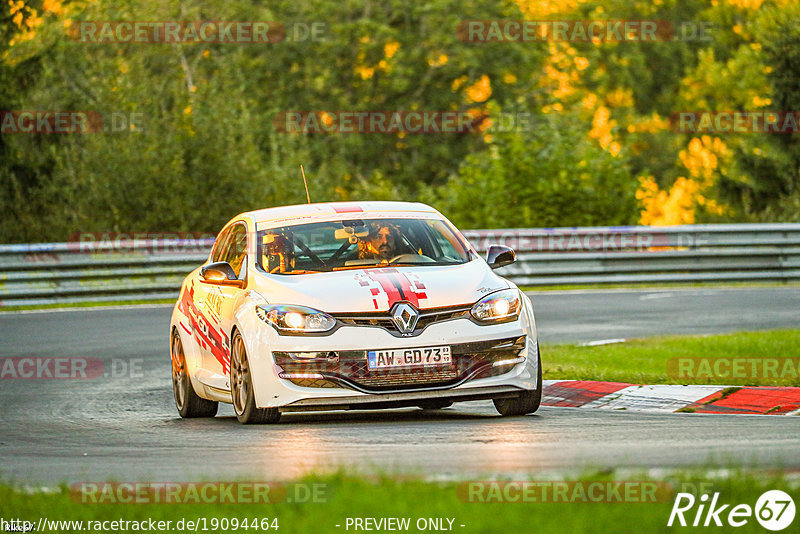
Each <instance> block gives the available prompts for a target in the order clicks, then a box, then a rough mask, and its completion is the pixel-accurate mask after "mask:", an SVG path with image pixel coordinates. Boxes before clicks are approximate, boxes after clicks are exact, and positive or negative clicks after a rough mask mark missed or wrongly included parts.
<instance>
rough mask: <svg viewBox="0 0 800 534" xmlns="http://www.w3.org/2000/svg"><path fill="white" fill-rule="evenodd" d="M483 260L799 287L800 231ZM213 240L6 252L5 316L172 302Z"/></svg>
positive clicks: (538, 232)
mask: <svg viewBox="0 0 800 534" xmlns="http://www.w3.org/2000/svg"><path fill="white" fill-rule="evenodd" d="M464 236H465V237H466V238H467V239H469V240H470V242H471V243H472V244H473V245H475V247H476V248H477V249H478V250H480V251H481V252H483V251H485V250H486V248H487V247H488V245H490V244H495V243H496V244H504V245H507V246H510V247H512V248H514V249H515V250H516V251H517V254H518V255H517V258H518V261H517V263H515V264H513V265H510V266H508V267H504V268H503V269H501V270H500V271H499V272H500V273H501V274H503V275H504V276H507V277H509V278H511V279H512V280H514V281H515V282H516V283H517V284H520V285H526V286H548V285H564V284H569V285H572V284H576V285H580V284H606V283H640V282H641V283H664V282H747V281H780V282H788V281H795V280H800V224H724V225H687V226H671V227H648V226H627V227H595V228H587V227H583V228H545V229H500V230H470V231H465V232H464ZM212 244H213V239H195V240H192V239H161V240H125V241H114V240H106V241H97V242H88V243H87V242H83V243H40V244H23V245H0V308H2V307H8V306H20V305H35V306H38V305H46V304H57V303H65V304H66V303H79V302H102V301H139V300H141V301H152V300H162V299H172V298H176V297H177V294H178V289H179V288H180V283H181V281H182V280H183V278H184V277H185V276H186V274H187V273H188V272H190V271H191V270H192V269H194V268H195V267H197V266H198V265H200V264H201V263H203V262H204V261H205V260H206V258H207V257H208V253H209V251H210V249H211V245H212Z"/></svg>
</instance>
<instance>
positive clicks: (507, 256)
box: [486, 245, 517, 269]
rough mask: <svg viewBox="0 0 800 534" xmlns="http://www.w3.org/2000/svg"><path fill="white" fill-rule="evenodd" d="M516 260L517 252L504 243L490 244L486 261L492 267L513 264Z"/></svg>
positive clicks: (496, 267)
mask: <svg viewBox="0 0 800 534" xmlns="http://www.w3.org/2000/svg"><path fill="white" fill-rule="evenodd" d="M515 261H517V253H516V252H514V251H513V250H512V249H510V248H508V247H504V246H503V245H490V246H489V250H487V251H486V263H488V264H489V267H491V268H492V269H498V268H500V267H505V266H506V265H511V264H512V263H514V262H515Z"/></svg>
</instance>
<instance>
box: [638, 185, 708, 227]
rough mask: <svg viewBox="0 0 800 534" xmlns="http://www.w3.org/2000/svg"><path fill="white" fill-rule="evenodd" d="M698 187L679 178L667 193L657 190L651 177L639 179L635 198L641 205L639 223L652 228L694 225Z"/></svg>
mask: <svg viewBox="0 0 800 534" xmlns="http://www.w3.org/2000/svg"><path fill="white" fill-rule="evenodd" d="M699 189H700V186H699V184H698V183H697V182H695V181H694V180H692V179H688V178H685V177H683V176H681V177H680V178H678V179H677V180H675V183H674V184H673V185H672V187H671V188H670V190H669V191H663V190H661V189H659V187H658V184H656V182H655V179H654V178H653V177H652V176H641V177H639V189H638V190H637V191H636V198H637V199H638V200H639V201H640V202H641V203H642V208H643V209H642V212H641V218H640V222H641V224H645V225H652V226H672V225H676V224H694V221H695V213H694V212H695V202H696V195H697V192H698V191H699Z"/></svg>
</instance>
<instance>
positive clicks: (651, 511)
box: [0, 472, 800, 533]
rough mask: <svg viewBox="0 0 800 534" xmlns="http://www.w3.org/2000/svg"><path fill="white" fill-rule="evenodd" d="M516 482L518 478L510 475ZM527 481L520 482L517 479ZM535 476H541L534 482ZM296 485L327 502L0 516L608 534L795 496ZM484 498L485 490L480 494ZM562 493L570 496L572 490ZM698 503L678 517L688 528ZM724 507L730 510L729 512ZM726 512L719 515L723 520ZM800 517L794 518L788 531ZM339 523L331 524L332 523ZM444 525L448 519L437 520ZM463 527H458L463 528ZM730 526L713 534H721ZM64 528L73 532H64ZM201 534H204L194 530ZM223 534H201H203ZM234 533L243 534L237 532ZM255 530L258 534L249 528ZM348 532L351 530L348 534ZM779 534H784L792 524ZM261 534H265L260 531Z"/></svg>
mask: <svg viewBox="0 0 800 534" xmlns="http://www.w3.org/2000/svg"><path fill="white" fill-rule="evenodd" d="M518 480H519V479H518ZM522 480H525V478H522ZM539 480H548V479H542V478H541V477H539ZM577 480H579V481H581V482H583V483H585V484H583V486H582V487H584V488H586V487H587V486H588V483H590V482H593V481H600V482H603V481H614V480H624V481H647V480H650V481H653V480H654V479H652V478H649V477H646V476H625V477H623V478H619V477H615V476H614V474H613V473H606V474H602V473H600V474H595V475H589V476H584V477H579V478H578V479H577ZM301 482H304V483H306V484H312V483H316V484H323V485H324V487H325V490H326V495H327V498H326V499H325V502H316V503H303V504H297V503H291V504H289V503H286V502H283V503H276V504H255V505H253V504H224V505H222V504H203V505H197V504H177V505H176V504H92V503H90V504H83V503H81V502H80V499H73V498H71V497H70V496H69V494H68V492H67V488H61V490H60V491H59V492H58V493H53V494H46V493H42V492H26V491H21V490H18V489H13V488H10V487H8V486H0V516H2V517H3V518H4V519H9V518H20V519H24V520H27V521H32V522H33V523H35V524H36V523H38V521H39V518H40V517H46V518H47V519H48V520H72V521H80V520H83V521H88V520H92V521H104V520H119V519H122V520H127V521H131V520H136V521H140V520H144V519H149V518H152V519H154V520H156V521H159V520H163V521H166V520H171V521H173V522H175V521H177V520H179V519H181V518H184V519H188V520H197V519H199V518H206V521H207V525H209V527H210V521H211V519H212V518H217V519H219V518H228V519H232V518H237V519H238V520H240V521H241V520H242V519H244V518H247V519H248V520H253V519H256V518H258V519H261V518H277V519H278V525H279V530H278V532H279V533H289V532H291V533H294V532H298V533H317V532H321V533H325V532H339V533H342V532H348V530H346V529H345V525H346V518H348V517H351V518H353V517H372V518H381V517H408V518H410V519H411V522H412V528H410V529H409V531H410V532H417V529H416V528H415V527H414V526H413V525H414V523H415V522H416V520H417V519H418V518H451V519H454V521H453V530H454V531H455V532H463V533H496V532H510V533H517V532H520V533H522V532H537V533H550V532H553V533H563V532H581V533H594V532H597V533H608V532H648V533H649V532H666V531H670V529H667V528H666V524H667V520H668V519H669V516H670V512H671V510H672V506H673V502H674V498H675V495H676V493H677V492H679V491H683V492H689V493H693V494H695V495H696V496H698V497H699V496H700V495H702V494H704V493H705V494H713V493H714V492H719V493H720V497H719V503H720V504H722V503H732V504H748V505H750V506H751V507H753V506H755V503H756V501H757V499H758V497H759V496H760V495H761V494H762V493H763V492H764V491H766V490H771V489H782V490H784V491H787V492H788V493H789V494H790V495H792V496H793V497H794V499H795V501H797V500H798V498H799V497H800V495H798V488H797V484H796V482H797V481H796V480H794V481H792V480H789V479H786V478H785V477H784V476H783V475H780V474H765V473H758V472H734V473H730V474H728V476H724V477H715V476H714V475H713V473H700V474H698V473H693V474H681V475H674V476H670V477H669V479H668V480H663V481H657V480H656V482H661V483H666V484H668V485H666V486H662V487H661V489H660V490H659V491H658V492H656V493H654V494H653V495H654V496H655V497H656V499H655V501H656V502H652V501H651V502H580V499H578V500H577V502H563V501H562V502H555V503H554V502H547V503H543V502H492V503H485V502H484V503H481V502H469V501H468V499H467V496H468V495H469V494H468V493H467V492H466V491H465V486H464V485H463V484H465V483H464V482H447V483H433V482H426V481H423V480H420V479H409V478H404V479H397V478H388V477H384V478H378V479H370V478H357V477H353V476H345V475H332V476H327V477H307V478H305V479H303V480H302V481H301ZM483 495H484V496H486V495H487V494H486V493H483ZM570 495H572V493H571V492H570ZM696 509H697V505H695V507H694V508H693V509H692V511H691V512H687V514H686V517H687V519H688V520H689V522H691V521H692V520H693V518H694V512H695V511H696ZM728 509H730V507H729V508H728ZM724 517H725V515H724V514H723V519H724ZM798 521H800V519H797V518H796V519H795V522H794V525H796V524H797V522H798ZM337 524H338V525H341V526H340V527H338V528H337V527H336V525H337ZM445 524H446V523H445ZM461 525H464V527H461ZM673 529H674V530H675V531H679V532H696V531H708V529H707V528H706V529H702V528H698V529H694V528H691V527H688V528H675V527H673ZM729 529H730V527H727V528H723V529H719V528H716V529H714V528H712V530H720V531H724V532H727V531H729ZM735 530H736V531H737V532H764V530H763V528H762V527H761V526H760V525H759V524H758V523H757V521H756V520H755V518H752V517H751V518H750V519H749V521H748V524H747V525H745V526H744V527H742V528H737V529H735ZM62 531H66V532H71V531H72V530H69V529H66V530H62ZM199 531H201V532H203V529H202V528H200V529H199ZM217 531H222V530H220V529H211V528H209V529H208V530H207V532H217ZM239 531H242V530H241V529H240V530H239ZM251 531H253V532H256V530H251ZM353 531H354V530H353V528H352V527H351V528H350V529H349V532H353ZM787 531H791V528H790V529H789V530H787ZM259 532H263V531H261V530H259Z"/></svg>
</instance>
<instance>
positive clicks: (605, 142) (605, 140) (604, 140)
mask: <svg viewBox="0 0 800 534" xmlns="http://www.w3.org/2000/svg"><path fill="white" fill-rule="evenodd" d="M610 117H611V112H610V111H609V110H608V108H607V107H605V106H600V107H599V108H597V111H595V113H594V117H593V118H592V129H591V131H590V132H589V137H591V138H592V139H597V141H598V142H599V143H600V146H601V147H603V148H608V146H609V145H610V144H611V142H612V141H613V137H612V135H611V130H612V129H613V128H614V127H616V125H617V121H615V120H612V119H610Z"/></svg>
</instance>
